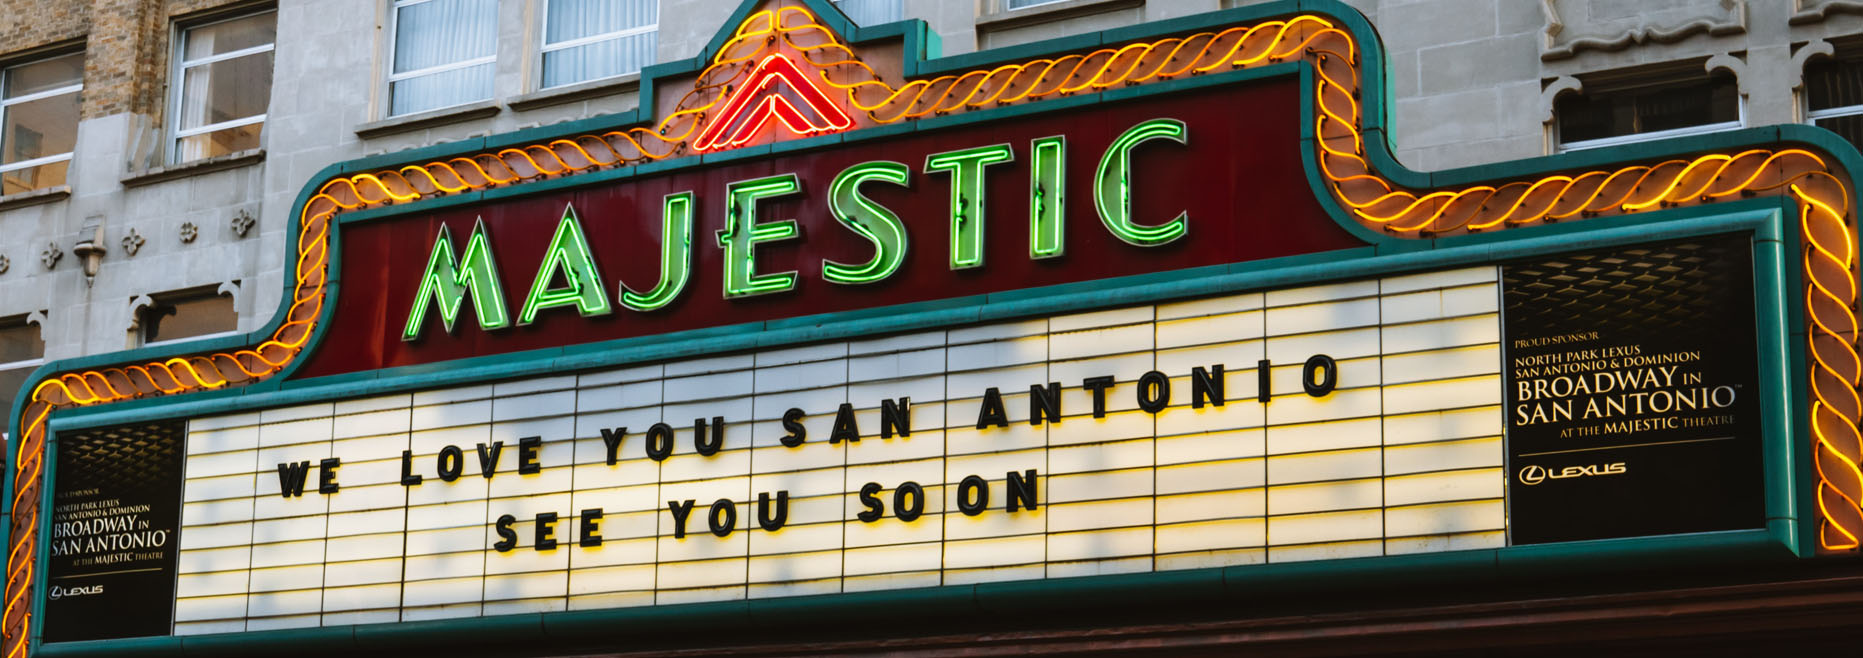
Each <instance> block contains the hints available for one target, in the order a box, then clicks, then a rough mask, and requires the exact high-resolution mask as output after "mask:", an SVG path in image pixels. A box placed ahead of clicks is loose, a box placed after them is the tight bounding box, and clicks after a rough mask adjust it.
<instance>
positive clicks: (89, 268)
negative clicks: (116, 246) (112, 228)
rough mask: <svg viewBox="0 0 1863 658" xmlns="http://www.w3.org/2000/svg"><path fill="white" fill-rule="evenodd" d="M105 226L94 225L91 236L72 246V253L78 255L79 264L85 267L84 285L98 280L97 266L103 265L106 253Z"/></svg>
mask: <svg viewBox="0 0 1863 658" xmlns="http://www.w3.org/2000/svg"><path fill="white" fill-rule="evenodd" d="M107 251H109V250H108V249H105V248H104V239H103V226H102V225H98V226H96V227H93V229H92V231H91V237H89V238H86V239H84V240H80V241H79V242H78V243H77V244H75V245H72V246H71V255H73V256H77V257H78V264H79V265H81V266H83V268H84V285H86V286H89V285H91V284H92V283H94V282H96V280H97V268H98V267H99V266H101V265H103V256H104V253H105V252H107Z"/></svg>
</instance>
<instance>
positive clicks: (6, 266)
mask: <svg viewBox="0 0 1863 658" xmlns="http://www.w3.org/2000/svg"><path fill="white" fill-rule="evenodd" d="M10 269H13V261H10V260H7V257H6V254H0V274H6V271H7V270H10Z"/></svg>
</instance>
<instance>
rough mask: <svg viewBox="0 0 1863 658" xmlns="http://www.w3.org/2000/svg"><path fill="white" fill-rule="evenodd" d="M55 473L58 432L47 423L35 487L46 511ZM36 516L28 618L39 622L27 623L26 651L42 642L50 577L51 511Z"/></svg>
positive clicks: (56, 468)
mask: <svg viewBox="0 0 1863 658" xmlns="http://www.w3.org/2000/svg"><path fill="white" fill-rule="evenodd" d="M57 477H58V434H57V433H55V432H53V431H51V428H49V427H48V428H46V433H45V477H44V478H42V479H40V482H43V483H45V484H44V486H41V487H39V509H40V510H44V511H46V512H50V510H51V509H52V492H53V491H54V490H55V487H53V486H52V483H53V482H56V481H57V479H56V478H57ZM37 520H38V522H39V533H38V534H39V536H38V537H37V538H36V541H35V542H34V543H36V544H38V546H36V547H34V549H33V550H34V551H36V552H37V553H36V555H37V556H38V559H35V560H33V561H32V571H33V574H34V576H33V579H32V603H31V605H32V618H33V619H37V620H39V623H36V624H33V625H32V627H31V632H32V637H31V638H28V644H27V652H26V653H27V654H28V655H30V654H32V653H34V652H33V651H32V649H34V648H37V647H39V646H40V645H42V644H44V643H45V640H44V636H45V623H44V620H45V602H46V594H45V593H46V590H47V589H48V588H49V587H50V585H51V583H50V582H49V581H50V579H49V578H47V577H46V572H47V571H49V570H50V569H51V558H50V556H51V554H52V515H51V514H50V513H44V514H40V515H39V518H38V519H37ZM8 550H9V551H11V550H12V549H11V548H9V549H8Z"/></svg>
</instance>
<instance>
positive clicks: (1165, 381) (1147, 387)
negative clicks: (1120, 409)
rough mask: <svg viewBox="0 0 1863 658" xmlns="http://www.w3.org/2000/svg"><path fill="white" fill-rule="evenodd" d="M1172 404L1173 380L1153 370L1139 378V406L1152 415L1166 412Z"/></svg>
mask: <svg viewBox="0 0 1863 658" xmlns="http://www.w3.org/2000/svg"><path fill="white" fill-rule="evenodd" d="M1170 403H1171V378H1170V377H1166V376H1164V373H1162V372H1158V371H1156V370H1153V371H1151V372H1148V373H1145V374H1143V375H1140V376H1139V380H1138V406H1139V408H1140V409H1144V410H1145V411H1147V412H1150V413H1154V414H1155V413H1158V412H1160V411H1164V407H1165V405H1168V404H1170Z"/></svg>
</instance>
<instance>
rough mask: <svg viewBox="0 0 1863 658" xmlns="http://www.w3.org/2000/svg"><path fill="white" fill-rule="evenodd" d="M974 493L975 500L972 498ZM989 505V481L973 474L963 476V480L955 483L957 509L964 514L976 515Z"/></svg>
mask: <svg viewBox="0 0 1863 658" xmlns="http://www.w3.org/2000/svg"><path fill="white" fill-rule="evenodd" d="M973 492H974V494H975V496H974V498H975V500H972V498H973V495H972V494H973ZM989 506H990V483H989V482H987V481H985V480H984V479H983V478H981V477H977V476H975V475H967V476H964V481H963V482H959V483H957V509H958V511H960V512H963V513H964V516H976V515H978V514H982V513H983V510H984V509H986V508H988V507H989Z"/></svg>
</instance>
